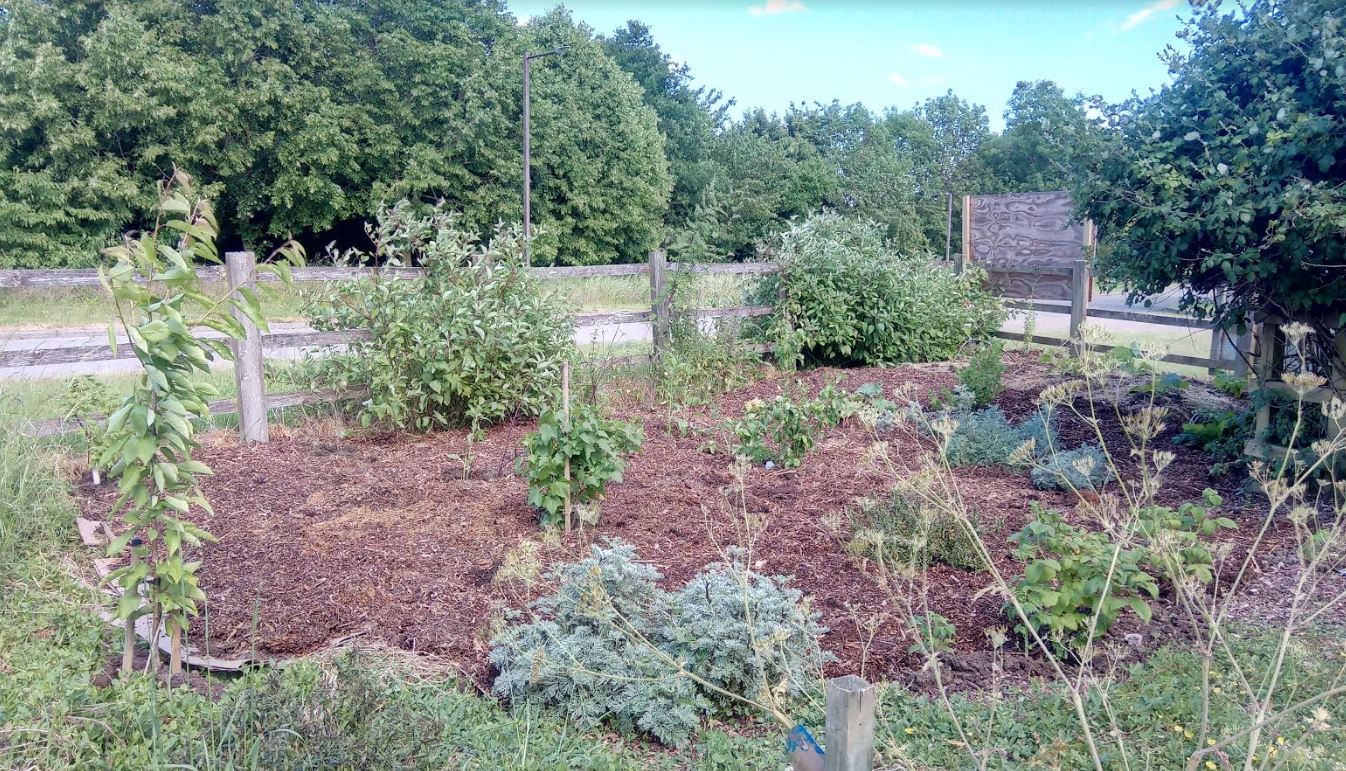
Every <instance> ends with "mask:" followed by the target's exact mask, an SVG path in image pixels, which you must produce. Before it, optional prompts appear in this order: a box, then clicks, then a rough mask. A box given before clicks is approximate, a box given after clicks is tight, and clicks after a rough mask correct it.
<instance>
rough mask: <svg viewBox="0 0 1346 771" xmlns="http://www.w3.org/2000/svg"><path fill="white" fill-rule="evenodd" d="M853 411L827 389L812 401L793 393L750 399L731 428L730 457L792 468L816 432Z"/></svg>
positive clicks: (807, 448) (799, 392)
mask: <svg viewBox="0 0 1346 771" xmlns="http://www.w3.org/2000/svg"><path fill="white" fill-rule="evenodd" d="M853 410H854V405H852V404H851V403H850V402H849V401H848V400H847V399H846V397H845V396H843V395H841V394H840V393H838V392H837V391H836V390H835V389H832V388H830V387H828V388H824V389H823V391H821V392H820V393H819V394H818V396H817V397H816V398H809V397H808V396H807V395H806V394H805V393H803V392H802V391H801V390H800V389H795V391H794V392H793V393H780V394H777V395H776V396H775V397H774V398H771V399H765V400H763V399H754V400H752V401H749V402H748V403H747V404H745V405H744V410H743V417H742V418H740V419H738V420H736V421H734V422H733V424H732V425H731V430H732V432H733V435H734V439H735V440H736V444H735V446H734V454H735V455H737V456H741V457H745V458H748V459H749V460H751V461H752V462H754V463H758V464H771V466H772V467H773V468H774V467H775V466H776V465H779V466H781V467H782V468H794V467H796V466H798V465H799V464H800V463H801V462H802V461H803V458H804V454H805V453H806V452H808V451H809V449H810V448H811V447H813V445H814V442H815V437H816V436H817V434H818V432H819V431H821V430H822V429H824V428H827V427H830V426H835V425H836V424H838V423H840V422H841V421H842V419H844V418H845V417H846V416H847V415H849V414H850V413H851V412H853Z"/></svg>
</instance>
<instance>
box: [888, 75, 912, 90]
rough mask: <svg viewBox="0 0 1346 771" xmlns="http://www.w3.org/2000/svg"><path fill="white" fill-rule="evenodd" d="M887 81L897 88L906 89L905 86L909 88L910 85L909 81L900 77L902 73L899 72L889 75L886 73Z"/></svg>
mask: <svg viewBox="0 0 1346 771" xmlns="http://www.w3.org/2000/svg"><path fill="white" fill-rule="evenodd" d="M888 80H890V81H891V82H892V84H893V85H894V86H897V87H898V88H906V87H907V86H910V85H911V81H909V80H907V79H906V78H904V77H902V73H900V72H890V73H888Z"/></svg>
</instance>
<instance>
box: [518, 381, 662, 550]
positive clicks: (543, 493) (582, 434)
mask: <svg viewBox="0 0 1346 771" xmlns="http://www.w3.org/2000/svg"><path fill="white" fill-rule="evenodd" d="M644 438H645V436H644V431H642V430H641V428H640V426H637V425H633V424H631V423H626V422H624V421H620V420H609V419H607V418H604V417H603V416H602V414H600V413H599V411H598V409H597V408H596V407H593V406H590V405H581V406H578V407H575V408H574V409H572V410H571V411H570V425H569V427H567V426H566V425H565V419H564V418H563V416H562V415H561V413H559V412H557V411H554V410H549V411H547V412H544V413H543V414H542V418H541V419H540V420H539V421H538V426H537V431H535V432H533V433H531V434H529V435H528V436H526V437H524V440H523V446H524V449H525V450H526V451H527V455H526V456H525V457H524V458H520V459H519V462H520V463H525V462H526V463H527V466H528V503H529V504H530V505H532V506H535V507H537V509H538V510H539V511H540V512H541V513H542V525H543V526H544V527H554V526H556V525H559V524H561V522H562V517H563V516H564V515H563V509H564V508H565V503H566V500H569V501H570V502H571V504H572V505H586V504H590V503H592V502H593V501H595V500H597V499H598V498H600V497H602V495H603V491H604V489H605V488H606V487H607V484H608V483H609V482H620V481H622V471H623V469H625V468H626V460H625V458H624V457H623V456H625V455H629V454H630V453H633V452H635V451H636V450H638V449H640V445H641V443H642V442H643V441H644ZM566 460H569V461H570V480H569V481H566V478H565V466H566Z"/></svg>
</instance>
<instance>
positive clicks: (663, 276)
mask: <svg viewBox="0 0 1346 771" xmlns="http://www.w3.org/2000/svg"><path fill="white" fill-rule="evenodd" d="M670 299H671V298H669V296H668V255H667V254H665V252H664V250H663V249H656V250H654V251H652V252H650V311H651V313H653V315H654V318H653V320H652V322H651V325H650V326H651V330H652V332H653V340H654V355H655V356H660V355H662V354H663V352H664V350H665V349H666V348H668V344H669V339H670V337H671V331H670V328H669V312H668V310H669V300H670Z"/></svg>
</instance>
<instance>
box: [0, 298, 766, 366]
mask: <svg viewBox="0 0 1346 771" xmlns="http://www.w3.org/2000/svg"><path fill="white" fill-rule="evenodd" d="M774 312H775V308H773V307H772V306H770V305H743V306H738V307H733V308H708V309H703V310H688V311H674V314H675V315H679V314H681V315H684V316H686V317H690V318H696V319H720V318H751V317H755V316H769V315H771V314H772V313H774ZM653 318H654V313H653V312H652V311H619V312H611V313H579V314H576V315H575V317H574V319H575V327H576V328H577V329H589V328H593V327H606V326H613V325H616V324H640V323H649V322H651V321H652V320H653ZM201 336H202V337H205V338H214V339H220V340H222V339H225V338H224V337H223V336H222V335H220V334H218V333H215V332H203V333H202V334H201ZM368 339H369V332H368V331H367V330H363V329H342V330H337V331H333V332H314V331H300V332H268V333H266V334H263V335H262V348H263V349H264V350H267V351H279V350H282V349H294V348H320V347H326V346H333V345H346V344H349V343H354V342H358V341H360V340H368ZM135 357H136V355H135V351H134V350H133V349H132V348H131V345H130V343H129V342H128V341H127V340H126V339H125V338H120V339H119V340H118V344H117V348H116V350H113V349H112V347H111V346H110V345H108V344H107V343H97V344H93V345H70V346H53V347H50V348H29V349H21V350H9V351H0V367H45V366H48V365H55V364H83V363H87V362H96V361H125V360H130V359H134V358H135Z"/></svg>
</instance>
